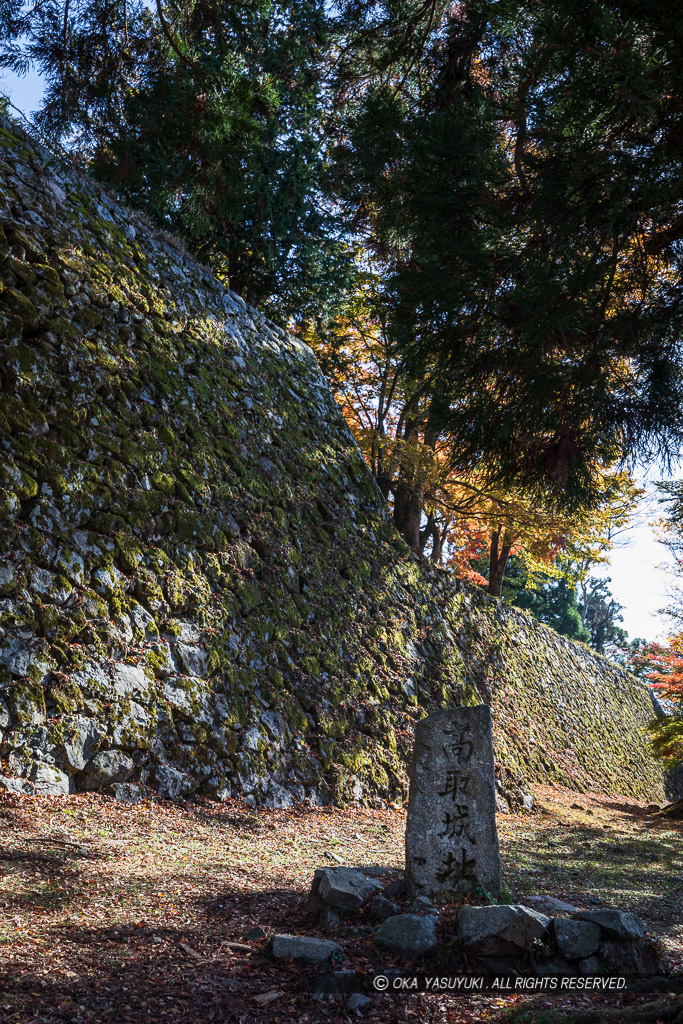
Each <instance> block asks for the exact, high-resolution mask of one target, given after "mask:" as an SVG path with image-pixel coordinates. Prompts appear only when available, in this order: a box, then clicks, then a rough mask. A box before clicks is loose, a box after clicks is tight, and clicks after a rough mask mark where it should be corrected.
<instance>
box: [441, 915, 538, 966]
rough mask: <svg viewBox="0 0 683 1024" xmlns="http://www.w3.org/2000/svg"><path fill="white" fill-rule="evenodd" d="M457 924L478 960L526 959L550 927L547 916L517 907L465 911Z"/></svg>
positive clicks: (462, 938) (465, 943)
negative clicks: (482, 958) (503, 957)
mask: <svg viewBox="0 0 683 1024" xmlns="http://www.w3.org/2000/svg"><path fill="white" fill-rule="evenodd" d="M456 920H457V935H458V938H459V939H460V941H461V942H462V944H463V946H464V947H465V948H466V949H467V951H468V952H470V953H474V954H477V955H478V956H522V955H523V954H524V953H526V952H528V951H529V950H530V949H531V947H532V946H533V944H534V942H536V940H537V939H541V938H542V937H543V936H544V935H545V933H546V931H547V929H548V926H549V924H550V918H548V917H546V916H545V914H540V913H538V911H536V910H531V909H530V908H529V907H522V906H516V905H514V904H513V905H511V906H508V905H503V906H492V907H462V908H461V909H460V910H459V911H458V915H457V919H456Z"/></svg>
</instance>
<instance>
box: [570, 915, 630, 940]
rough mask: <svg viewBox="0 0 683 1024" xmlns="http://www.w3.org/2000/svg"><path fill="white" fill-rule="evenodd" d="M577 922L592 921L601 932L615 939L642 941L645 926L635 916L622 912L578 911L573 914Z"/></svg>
mask: <svg viewBox="0 0 683 1024" xmlns="http://www.w3.org/2000/svg"><path fill="white" fill-rule="evenodd" d="M574 918H575V919H576V920H577V921H592V922H593V924H597V925H598V926H599V928H600V929H601V931H602V932H603V933H604V934H605V935H606V936H608V937H610V938H615V939H642V937H643V935H644V934H645V931H646V929H645V924H644V923H643V921H642V920H641V919H640V918H639V917H638V916H637V915H636V914H630V913H628V912H627V911H624V910H580V911H579V912H578V914H574Z"/></svg>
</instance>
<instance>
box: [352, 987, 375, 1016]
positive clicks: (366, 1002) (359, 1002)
mask: <svg viewBox="0 0 683 1024" xmlns="http://www.w3.org/2000/svg"><path fill="white" fill-rule="evenodd" d="M366 1006H372V999H370V998H369V997H368V996H364V995H363V993H362V992H354V993H353V995H352V996H349V998H348V999H347V1001H346V1009H347V1010H349V1012H351V1013H353V1012H354V1011H355V1012H356V1013H360V1011H361V1010H363V1009H365V1007H366Z"/></svg>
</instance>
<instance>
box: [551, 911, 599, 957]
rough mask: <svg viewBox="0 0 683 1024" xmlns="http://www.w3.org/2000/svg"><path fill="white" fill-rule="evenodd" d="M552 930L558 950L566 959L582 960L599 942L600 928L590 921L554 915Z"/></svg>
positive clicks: (593, 951)
mask: <svg viewBox="0 0 683 1024" xmlns="http://www.w3.org/2000/svg"><path fill="white" fill-rule="evenodd" d="M553 932H554V934H555V941H556V943H557V949H558V952H559V953H561V955H562V956H564V957H566V958H567V959H568V960H583V959H585V957H588V956H591V954H592V953H595V951H596V949H597V948H598V943H599V942H600V929H599V927H598V926H597V924H593V922H592V921H572V920H567V919H566V918H564V917H556V918H555V920H554V921H553Z"/></svg>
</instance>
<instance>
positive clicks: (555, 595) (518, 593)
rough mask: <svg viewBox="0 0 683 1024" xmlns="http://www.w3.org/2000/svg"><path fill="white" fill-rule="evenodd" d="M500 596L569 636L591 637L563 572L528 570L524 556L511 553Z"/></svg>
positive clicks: (583, 638) (573, 638)
mask: <svg viewBox="0 0 683 1024" xmlns="http://www.w3.org/2000/svg"><path fill="white" fill-rule="evenodd" d="M503 598H504V600H506V601H507V602H508V603H510V604H514V605H517V607H518V608H524V609H525V610H526V611H529V612H531V614H532V615H533V616H534V617H535V618H536V619H538V620H539V622H543V623H545V624H546V625H547V626H552V628H553V629H555V630H557V632H558V633H561V634H562V635H563V636H567V637H569V638H570V639H571V640H582V641H584V643H587V642H589V641H590V631H589V630H588V629H587V627H586V626H585V625H584V623H583V621H582V619H581V611H580V608H579V603H578V600H577V596H576V586H574V585H572V584H571V583H570V582H569V581H568V580H567V578H566V577H565V576H560V577H557V576H548V575H545V574H542V573H539V572H538V571H536V572H533V571H530V569H529V566H528V565H527V564H526V562H525V560H524V559H523V558H520V557H514V558H512V559H511V560H510V565H509V567H508V572H507V574H506V577H505V581H504V583H503Z"/></svg>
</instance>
